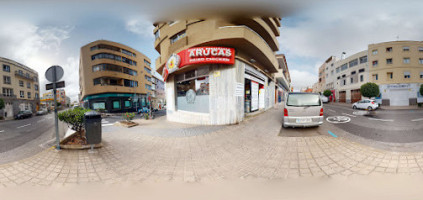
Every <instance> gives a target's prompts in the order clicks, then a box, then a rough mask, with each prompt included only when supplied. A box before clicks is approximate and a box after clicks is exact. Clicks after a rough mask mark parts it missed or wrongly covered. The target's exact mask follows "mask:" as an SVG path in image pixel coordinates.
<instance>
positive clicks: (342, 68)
mask: <svg viewBox="0 0 423 200" xmlns="http://www.w3.org/2000/svg"><path fill="white" fill-rule="evenodd" d="M346 69H348V64H347V63H345V64H343V65H341V71H344V70H346Z"/></svg>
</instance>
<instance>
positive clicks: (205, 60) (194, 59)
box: [162, 47, 235, 81]
mask: <svg viewBox="0 0 423 200" xmlns="http://www.w3.org/2000/svg"><path fill="white" fill-rule="evenodd" d="M194 64H226V65H233V64H235V49H233V48H228V47H194V48H189V49H185V50H183V51H181V52H179V53H177V54H172V56H170V58H169V60H168V61H167V63H166V66H165V67H164V68H163V73H162V75H163V78H164V81H166V79H167V77H168V75H169V74H171V73H173V72H175V71H177V70H178V69H180V68H182V67H184V66H186V65H194Z"/></svg>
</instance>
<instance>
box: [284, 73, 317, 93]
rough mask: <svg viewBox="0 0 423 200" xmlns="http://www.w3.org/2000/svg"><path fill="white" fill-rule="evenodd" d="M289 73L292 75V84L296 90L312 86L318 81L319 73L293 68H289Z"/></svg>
mask: <svg viewBox="0 0 423 200" xmlns="http://www.w3.org/2000/svg"><path fill="white" fill-rule="evenodd" d="M289 74H290V76H291V84H292V86H293V87H294V88H295V89H296V90H299V89H301V88H305V87H311V86H313V84H314V83H315V82H317V75H315V74H313V73H310V72H309V71H304V70H296V69H293V70H289Z"/></svg>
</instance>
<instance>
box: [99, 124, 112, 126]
mask: <svg viewBox="0 0 423 200" xmlns="http://www.w3.org/2000/svg"><path fill="white" fill-rule="evenodd" d="M113 125H114V124H102V125H101V126H113Z"/></svg>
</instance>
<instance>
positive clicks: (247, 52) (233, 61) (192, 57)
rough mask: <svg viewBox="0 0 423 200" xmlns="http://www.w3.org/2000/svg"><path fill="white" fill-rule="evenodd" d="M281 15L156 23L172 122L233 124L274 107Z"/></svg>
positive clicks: (160, 66) (159, 64)
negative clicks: (254, 113) (276, 54)
mask: <svg viewBox="0 0 423 200" xmlns="http://www.w3.org/2000/svg"><path fill="white" fill-rule="evenodd" d="M280 20H281V18H279V17H237V16H223V15H222V17H220V18H206V19H187V20H176V21H170V22H157V23H155V24H154V26H155V29H154V35H155V43H154V46H155V49H156V50H157V52H159V53H160V56H159V57H158V58H157V59H156V68H157V72H158V73H160V74H162V75H163V77H164V81H165V85H166V103H167V119H168V120H169V121H177V122H184V123H187V122H188V123H193V124H208V125H217V124H234V123H238V122H240V121H242V120H243V119H244V117H245V115H247V114H248V113H251V112H260V111H264V110H267V109H269V108H271V107H272V106H273V105H274V104H275V99H276V97H275V93H276V91H275V86H276V80H275V78H274V75H273V73H277V72H278V68H279V63H278V60H277V59H276V56H275V52H276V51H278V50H279V43H278V41H277V39H276V37H277V36H279V34H280V33H279V27H280V26H281V24H280Z"/></svg>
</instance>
